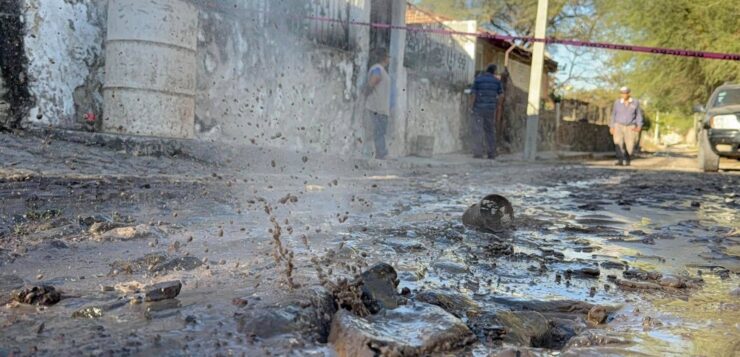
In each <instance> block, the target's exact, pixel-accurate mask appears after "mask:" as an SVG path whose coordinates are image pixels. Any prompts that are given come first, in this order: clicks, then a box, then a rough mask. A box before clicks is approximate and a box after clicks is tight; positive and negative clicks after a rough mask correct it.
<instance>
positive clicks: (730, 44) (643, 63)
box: [594, 0, 740, 114]
mask: <svg viewBox="0 0 740 357" xmlns="http://www.w3.org/2000/svg"><path fill="white" fill-rule="evenodd" d="M594 5H595V10H596V11H597V12H598V13H600V14H602V16H603V18H604V28H605V29H607V31H606V33H605V34H604V36H605V39H607V40H609V41H613V42H619V43H629V44H639V45H645V46H655V47H668V48H679V49H690V50H698V51H711V52H727V53H740V21H738V19H739V18H740V2H738V1H737V0H712V1H697V0H652V1H638V0H623V1H609V0H598V1H595V3H594ZM610 63H611V65H612V68H613V69H614V71H616V72H621V73H622V75H623V76H624V78H625V80H626V82H625V84H627V85H630V86H631V87H632V88H633V89H634V90H635V91H636V92H637V93H640V94H641V95H642V96H647V97H650V98H651V99H652V103H653V105H654V106H655V107H656V108H657V109H660V110H664V111H672V110H676V109H678V110H680V111H682V112H684V113H687V114H688V113H689V112H690V110H691V106H692V104H693V103H701V102H704V101H705V100H706V99H707V97H708V96H709V94H711V92H712V91H713V90H714V88H716V87H717V86H719V85H720V84H722V83H724V82H727V81H738V80H740V63H738V62H737V61H735V62H730V61H718V60H705V59H698V58H687V57H674V56H660V55H650V54H635V53H631V52H615V53H614V55H613V56H612V58H611V61H610Z"/></svg>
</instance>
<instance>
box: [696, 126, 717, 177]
mask: <svg viewBox="0 0 740 357" xmlns="http://www.w3.org/2000/svg"><path fill="white" fill-rule="evenodd" d="M698 159H699V169H700V170H702V171H704V172H717V171H718V170H719V155H717V154H716V153H715V152H714V151H713V150H712V145H711V144H710V143H709V137H708V135H707V131H706V130H702V131H701V133H700V134H699V156H698Z"/></svg>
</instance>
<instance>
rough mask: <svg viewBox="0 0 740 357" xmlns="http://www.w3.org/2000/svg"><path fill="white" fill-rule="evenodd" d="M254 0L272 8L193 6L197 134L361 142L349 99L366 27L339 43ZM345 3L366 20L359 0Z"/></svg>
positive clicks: (340, 145)
mask: <svg viewBox="0 0 740 357" xmlns="http://www.w3.org/2000/svg"><path fill="white" fill-rule="evenodd" d="M336 3H340V2H336ZM345 4H346V2H345ZM259 5H260V7H262V8H265V7H270V6H272V7H273V8H272V9H268V10H269V12H268V14H265V13H260V12H257V11H254V10H256V9H255V8H242V9H239V11H237V12H229V11H220V10H219V9H211V10H209V9H206V8H204V9H202V11H201V12H200V18H199V23H200V30H199V34H198V54H197V78H196V82H197V89H196V129H197V130H196V137H198V138H201V139H206V140H226V141H229V142H236V143H250V142H251V143H254V144H258V145H268V146H287V147H291V148H295V149H299V150H316V151H332V152H339V153H349V152H352V151H356V150H357V148H358V147H359V146H360V143H361V142H365V140H361V139H360V138H361V137H362V136H363V135H364V133H363V130H362V124H363V123H362V119H363V116H362V114H363V113H362V108H361V107H360V105H359V103H358V102H357V101H356V98H357V95H358V92H357V88H358V85H359V83H360V82H361V81H363V80H364V72H365V69H366V66H367V57H368V54H367V45H366V44H365V43H366V41H367V36H368V34H367V28H357V27H353V28H351V33H350V38H349V43H342V41H338V40H337V41H334V40H331V38H332V36H326V35H325V32H321V31H301V30H302V29H304V28H305V27H304V26H311V24H307V23H303V22H301V21H297V20H295V19H291V18H285V17H284V16H283V14H285V13H287V12H285V11H284V10H285V9H284V10H282V11H281V9H280V8H275V7H276V6H281V5H280V4H278V3H277V2H274V3H272V2H264V3H262V4H259ZM287 5H290V6H289V8H291V9H292V10H293V13H294V14H295V13H296V12H297V13H298V14H300V12H301V11H309V10H310V11H316V10H315V9H314V8H308V6H307V5H306V3H305V2H301V1H292V2H289V4H287ZM287 5H285V6H287ZM314 5H315V4H314ZM350 5H351V8H350V11H349V12H350V14H351V16H352V18H353V20H356V21H367V20H368V19H369V12H368V11H367V10H368V9H366V8H365V4H364V2H363V1H353V2H352V3H350ZM269 14H272V16H270V15H269ZM316 26H320V25H316ZM309 28H310V27H309ZM329 30H331V29H329ZM336 30H337V31H336V36H342V35H343V34H344V33H345V32H344V31H343V30H342V29H336ZM317 34H318V35H320V36H322V37H319V38H316V37H315V36H316V35H317ZM319 40H320V41H319ZM327 43H328V44H327ZM343 48H351V49H352V50H348V49H343Z"/></svg>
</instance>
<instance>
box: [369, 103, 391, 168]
mask: <svg viewBox="0 0 740 357" xmlns="http://www.w3.org/2000/svg"><path fill="white" fill-rule="evenodd" d="M370 120H371V121H372V124H373V140H374V141H375V157H376V158H378V159H383V158H385V157H386V156H388V149H387V148H386V146H385V133H386V132H387V131H388V116H387V115H384V114H378V113H375V112H370Z"/></svg>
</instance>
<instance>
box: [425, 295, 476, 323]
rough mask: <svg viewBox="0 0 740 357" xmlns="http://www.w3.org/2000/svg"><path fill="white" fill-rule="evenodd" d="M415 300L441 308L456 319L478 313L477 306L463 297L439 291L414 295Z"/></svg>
mask: <svg viewBox="0 0 740 357" xmlns="http://www.w3.org/2000/svg"><path fill="white" fill-rule="evenodd" d="M414 299H415V300H417V301H421V302H425V303H427V304H432V305H436V306H439V307H441V308H443V309H444V310H445V311H447V312H449V313H451V314H453V315H455V317H458V318H464V317H466V316H468V314H474V313H476V312H477V311H478V304H476V303H475V301H473V300H472V299H470V298H468V297H467V296H465V295H462V294H457V293H453V292H446V291H440V290H428V291H424V292H421V293H419V294H416V296H415V297H414Z"/></svg>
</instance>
